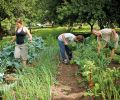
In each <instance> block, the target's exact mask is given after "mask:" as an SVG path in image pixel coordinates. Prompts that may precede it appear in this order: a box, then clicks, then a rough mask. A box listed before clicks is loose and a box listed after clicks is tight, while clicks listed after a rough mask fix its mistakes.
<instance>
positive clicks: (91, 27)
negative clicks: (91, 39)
mask: <svg viewBox="0 0 120 100" xmlns="http://www.w3.org/2000/svg"><path fill="white" fill-rule="evenodd" d="M88 24H89V25H90V30H91V32H92V30H93V26H94V23H92V24H91V23H89V22H88Z"/></svg>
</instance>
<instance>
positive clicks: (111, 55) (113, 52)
mask: <svg viewBox="0 0 120 100" xmlns="http://www.w3.org/2000/svg"><path fill="white" fill-rule="evenodd" d="M114 54H115V49H112V50H111V54H110V60H112V59H113V56H114Z"/></svg>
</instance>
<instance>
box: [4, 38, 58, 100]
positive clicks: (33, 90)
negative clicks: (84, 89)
mask: <svg viewBox="0 0 120 100" xmlns="http://www.w3.org/2000/svg"><path fill="white" fill-rule="evenodd" d="M49 39H53V38H51V37H49ZM46 41H47V40H46ZM56 43H57V42H56ZM57 53H58V48H57V45H54V46H48V47H46V49H43V50H42V51H40V52H38V53H37V58H36V59H35V60H34V65H33V68H29V67H26V68H24V70H23V71H22V72H20V73H19V75H20V76H22V77H21V78H20V79H19V81H18V83H17V85H15V86H14V88H13V89H11V90H9V91H5V93H4V95H3V97H5V98H6V99H10V100H13V99H14V98H15V99H19V100H25V99H29V100H34V99H40V100H49V99H51V92H50V91H51V90H50V86H51V84H52V81H53V77H54V75H55V74H56V68H57V64H58V60H57V59H56V58H57V57H56V55H57ZM13 91H14V93H13Z"/></svg>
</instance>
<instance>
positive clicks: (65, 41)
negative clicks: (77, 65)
mask: <svg viewBox="0 0 120 100" xmlns="http://www.w3.org/2000/svg"><path fill="white" fill-rule="evenodd" d="M62 39H63V42H64V44H65V45H68V42H67V40H66V39H65V36H64V34H62Z"/></svg>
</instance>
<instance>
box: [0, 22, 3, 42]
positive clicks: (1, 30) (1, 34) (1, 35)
mask: <svg viewBox="0 0 120 100" xmlns="http://www.w3.org/2000/svg"><path fill="white" fill-rule="evenodd" d="M2 38H3V29H2V25H1V22H0V40H2Z"/></svg>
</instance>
